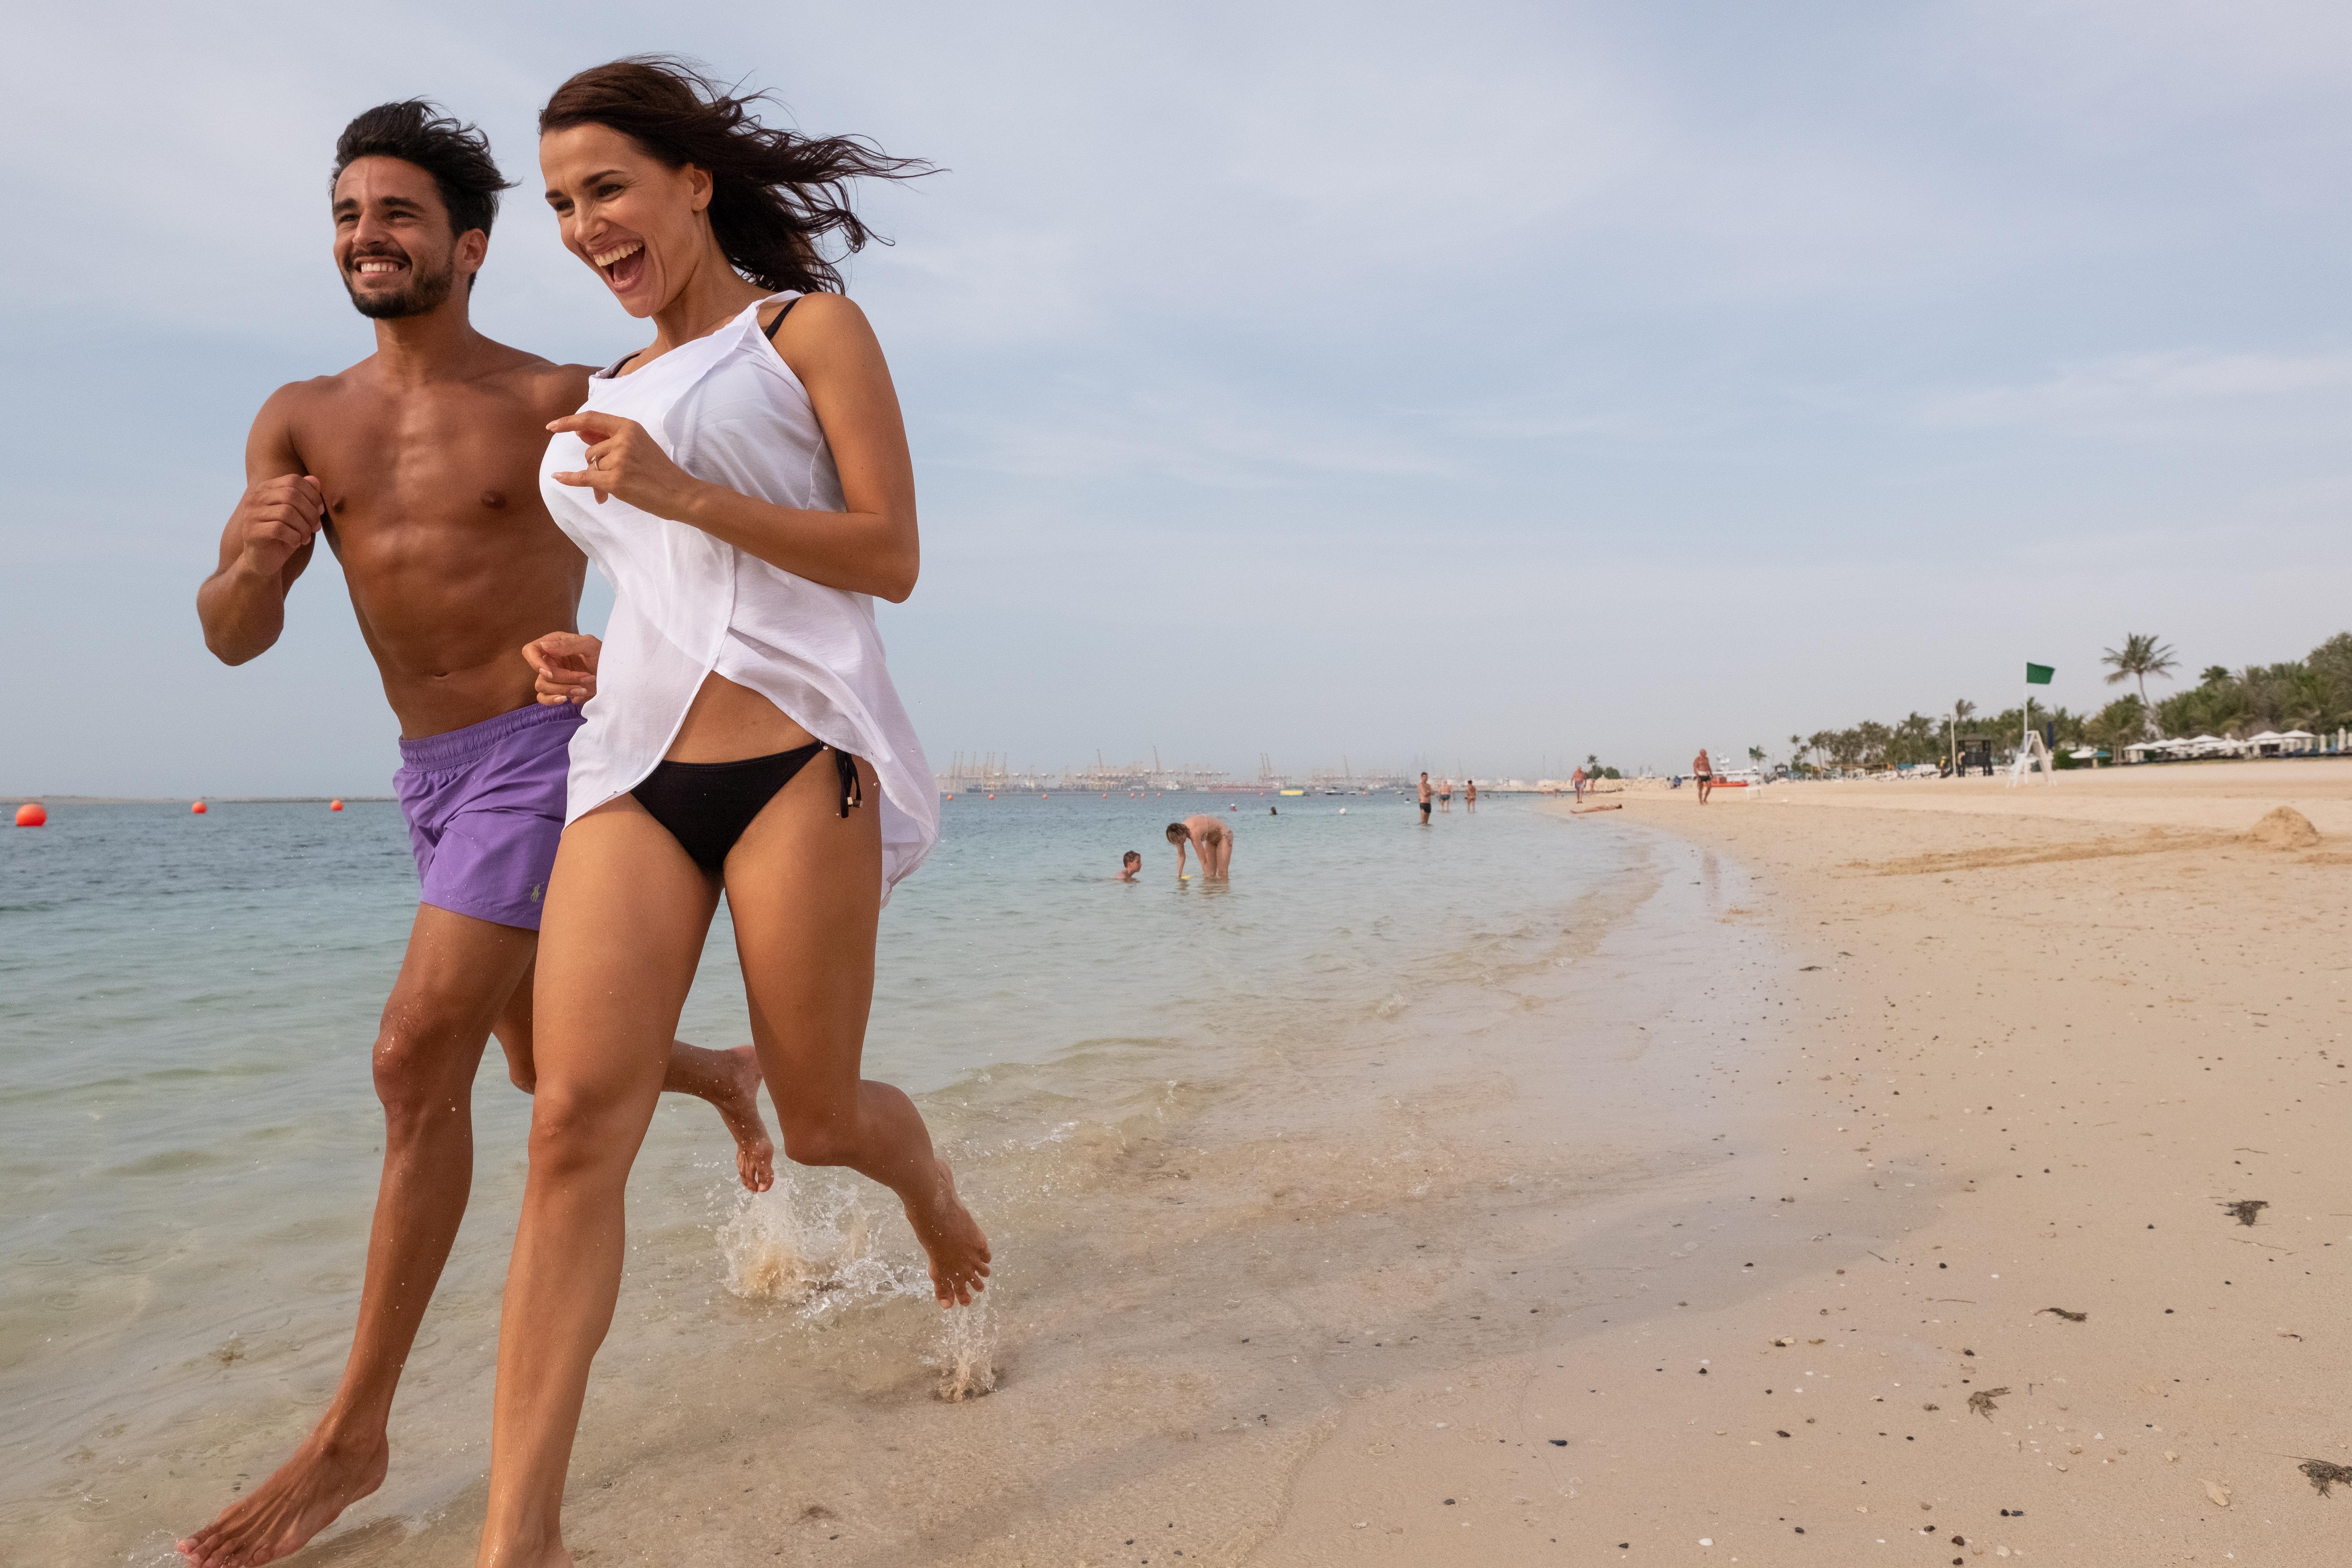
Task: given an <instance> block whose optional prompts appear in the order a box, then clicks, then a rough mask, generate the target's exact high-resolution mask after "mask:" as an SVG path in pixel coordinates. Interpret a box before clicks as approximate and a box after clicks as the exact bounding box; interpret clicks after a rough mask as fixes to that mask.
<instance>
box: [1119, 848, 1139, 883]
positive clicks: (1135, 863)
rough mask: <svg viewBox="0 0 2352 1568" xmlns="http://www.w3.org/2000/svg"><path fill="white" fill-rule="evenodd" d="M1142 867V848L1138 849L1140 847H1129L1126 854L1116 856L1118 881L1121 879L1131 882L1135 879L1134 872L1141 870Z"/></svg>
mask: <svg viewBox="0 0 2352 1568" xmlns="http://www.w3.org/2000/svg"><path fill="white" fill-rule="evenodd" d="M1142 869H1143V851H1142V850H1140V849H1130V850H1129V851H1128V852H1127V853H1126V854H1124V855H1122V856H1120V857H1119V858H1118V879H1119V880H1120V881H1122V882H1132V881H1134V880H1135V874H1136V873H1137V872H1139V871H1140V870H1142Z"/></svg>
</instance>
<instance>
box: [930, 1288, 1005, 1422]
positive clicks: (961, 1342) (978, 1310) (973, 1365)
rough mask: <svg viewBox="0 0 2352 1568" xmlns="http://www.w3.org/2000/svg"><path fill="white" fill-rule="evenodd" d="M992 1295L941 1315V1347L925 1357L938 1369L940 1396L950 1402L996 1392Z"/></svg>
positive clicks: (994, 1323)
mask: <svg viewBox="0 0 2352 1568" xmlns="http://www.w3.org/2000/svg"><path fill="white" fill-rule="evenodd" d="M995 1299H996V1298H995V1296H994V1294H993V1293H991V1294H988V1295H984V1296H980V1297H976V1298H975V1299H974V1300H973V1301H972V1303H971V1306H969V1307H955V1308H951V1309H950V1310H947V1311H944V1312H942V1313H940V1318H941V1319H942V1320H944V1321H942V1322H941V1324H940V1347H939V1349H938V1350H937V1351H936V1352H933V1353H932V1354H931V1355H929V1356H928V1357H926V1358H925V1362H926V1364H928V1365H930V1366H935V1367H937V1368H939V1369H940V1398H941V1399H944V1400H946V1401H947V1402H948V1403H949V1404H950V1405H961V1404H962V1403H963V1402H964V1401H965V1400H967V1399H978V1398H979V1397H981V1396H982V1394H993V1393H994V1392H996V1320H995V1317H994V1315H993V1314H992V1312H991V1311H990V1310H989V1307H990V1303H991V1302H992V1301H994V1300H995Z"/></svg>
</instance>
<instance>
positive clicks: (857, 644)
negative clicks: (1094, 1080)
mask: <svg viewBox="0 0 2352 1568" xmlns="http://www.w3.org/2000/svg"><path fill="white" fill-rule="evenodd" d="M793 297H794V296H793V295H791V294H781V295H776V296H773V297H772V300H787V299H792V298H793ZM772 300H761V301H758V302H757V303H754V304H752V305H750V306H747V307H746V308H745V309H744V310H743V313H742V314H741V315H740V316H737V317H736V318H734V319H733V320H732V321H729V322H728V323H727V324H726V325H725V326H722V327H720V328H719V330H718V331H715V332H712V333H710V334H709V335H708V336H706V337H701V338H698V339H696V340H695V341H693V342H688V343H681V344H679V345H678V346H677V348H674V349H672V350H671V351H670V352H669V353H666V354H664V355H662V356H661V357H660V358H659V359H657V360H655V361H654V362H653V363H650V364H648V365H646V367H645V368H644V369H642V370H639V371H637V372H635V374H630V375H622V376H615V375H612V374H604V375H599V376H597V377H595V378H594V379H593V380H592V381H590V382H589V384H588V401H587V402H586V403H585V404H583V405H582V412H583V413H584V412H588V411H591V410H593V411H594V412H597V413H600V414H611V415H614V416H618V417H621V418H625V419H634V420H635V421H636V422H637V423H638V424H639V425H642V426H645V429H646V433H647V434H648V435H650V436H651V437H653V438H654V440H655V441H656V443H658V444H659V445H660V447H661V448H662V450H663V451H664V452H666V453H667V454H668V455H669V457H670V459H671V461H673V462H675V463H677V466H678V467H679V468H683V469H685V470H686V471H687V472H688V473H689V474H692V475H693V476H694V477H695V478H697V479H707V480H709V482H711V483H713V484H719V485H725V486H726V487H727V488H728V489H731V490H735V491H738V492H740V493H741V494H743V495H747V496H754V497H757V498H758V499H760V500H766V501H772V502H774V503H775V504H777V505H778V506H786V507H793V508H797V509H800V510H808V511H841V510H845V507H844V504H843V501H842V495H841V477H840V475H839V474H838V473H837V472H836V471H835V468H834V463H833V452H832V449H831V448H830V447H828V446H826V444H825V439H824V427H823V426H820V425H819V424H818V423H817V417H816V412H815V410H814V408H813V407H811V406H810V404H809V397H808V392H807V389H806V388H804V387H803V386H802V385H801V383H800V378H799V377H798V376H796V375H794V374H793V372H792V367H791V366H789V365H787V364H785V363H784V362H783V359H782V356H781V355H779V354H778V353H776V351H775V349H774V347H773V346H772V344H771V343H770V342H768V341H767V339H766V338H765V337H763V336H762V335H761V331H760V323H759V312H760V308H761V305H764V304H768V303H771V302H772ZM587 464H588V459H587V443H586V442H584V441H583V440H582V439H581V438H580V437H579V436H578V435H576V434H574V433H572V432H569V431H567V432H564V433H562V434H561V435H558V436H556V437H554V438H553V439H552V440H551V441H550V442H549V443H548V446H547V456H546V458H544V460H543V461H542V462H541V465H540V478H539V488H540V492H541V495H543V496H544V497H545V498H546V500H547V509H548V510H549V512H550V513H551V514H552V515H553V516H554V519H555V521H556V525H557V526H558V527H560V528H561V529H562V530H563V531H564V532H565V533H566V534H568V535H570V536H571V538H572V542H574V543H576V544H578V545H579V546H580V548H581V549H582V550H583V551H585V552H587V554H588V558H589V559H590V560H591V561H593V562H594V563H596V567H597V570H598V571H600V572H602V573H603V574H604V578H605V580H606V581H607V582H609V583H611V584H612V585H613V593H614V604H613V616H612V619H611V622H610V623H609V624H608V625H607V626H606V627H605V631H604V652H603V654H602V656H601V657H600V658H599V660H598V664H597V671H596V695H595V696H593V697H592V698H590V699H589V700H588V701H587V703H586V704H585V705H584V706H583V709H582V710H581V712H582V717H583V720H584V721H585V722H583V724H582V725H581V727H580V730H579V731H578V732H577V733H576V734H574V735H573V737H572V771H571V777H570V783H569V788H568V797H569V798H568V800H567V803H566V808H565V813H564V820H565V821H566V822H567V823H569V822H572V821H575V820H577V819H578V818H579V817H580V816H582V815H583V814H584V813H587V812H590V811H593V810H594V809H596V807H598V806H600V805H604V803H605V802H606V801H609V800H613V799H615V798H617V797H619V796H620V795H625V794H627V793H628V792H629V791H630V790H632V789H634V788H635V787H636V786H637V784H640V783H642V782H643V781H644V779H645V777H646V774H647V773H652V772H653V771H654V768H655V766H656V764H657V763H660V761H661V759H662V753H663V752H667V751H668V750H669V748H670V744H671V742H673V741H675V740H676V739H677V731H678V726H679V725H680V724H681V723H683V722H684V721H685V720H686V710H687V709H688V706H690V705H691V704H692V702H693V701H694V698H695V694H696V693H697V692H698V691H700V690H701V689H702V683H703V679H704V678H705V677H707V676H709V675H710V674H711V673H712V672H713V671H716V672H717V673H718V674H719V675H722V676H724V677H726V678H727V679H730V680H732V681H736V682H738V683H739V684H740V685H744V686H748V687H750V688H751V689H752V690H754V691H757V692H759V693H760V694H761V695H762V696H764V697H766V698H767V699H768V700H770V701H771V702H773V703H774V704H775V705H776V706H777V707H778V708H780V709H782V710H783V711H784V712H785V713H786V714H787V715H789V716H790V717H791V718H792V719H793V721H796V722H797V723H799V724H800V725H801V726H802V727H803V729H805V730H807V731H808V732H809V733H810V734H812V735H814V736H815V737H816V738H817V739H818V740H820V741H823V742H824V743H825V744H826V745H828V746H832V747H834V748H835V749H836V750H839V751H844V752H849V753H851V754H852V755H854V756H858V757H863V758H864V759H865V760H866V762H868V763H872V764H873V766H874V772H875V773H876V775H877V777H878V779H879V780H880V783H881V786H882V788H881V799H880V801H879V802H878V803H877V809H878V810H879V812H880V814H881V829H882V896H883V898H884V899H885V900H887V899H888V898H889V896H890V889H892V888H893V887H894V886H896V885H897V884H898V879H900V878H902V877H904V876H906V875H907V874H908V872H910V871H912V870H913V869H914V868H916V867H917V866H919V865H920V864H921V863H922V860H923V857H924V856H926V855H928V854H929V853H930V849H931V846H932V845H933V844H934V843H936V842H937V841H938V839H939V836H940V805H939V792H938V787H937V786H936V785H935V784H933V783H932V780H931V770H930V764H929V763H928V762H927V761H925V760H924V757H923V748H922V745H921V743H920V742H918V741H917V740H916V738H915V729H914V725H913V724H912V723H911V722H910V721H908V717H907V710H906V709H905V707H904V705H902V704H901V703H900V702H899V700H898V689H897V688H896V687H895V686H893V685H892V684H891V681H890V669H889V665H888V663H887V660H886V659H885V658H884V656H883V651H882V637H881V634H880V633H879V632H878V631H877V629H876V626H875V624H874V601H873V599H872V598H871V597H870V596H869V595H865V594H852V593H847V592H845V591H844V590H842V589H839V588H828V587H825V586H824V585H823V584H817V583H812V582H810V581H809V580H808V579H806V578H805V577H796V576H794V575H793V574H791V573H789V572H786V571H783V570H782V569H781V568H779V567H776V566H772V565H770V564H769V563H767V562H764V561H761V560H760V559H759V558H758V557H756V556H753V555H750V554H747V553H745V552H742V551H740V550H738V549H737V548H736V547H735V546H733V545H731V544H730V543H728V542H725V541H724V540H721V539H718V538H715V537H713V536H712V535H710V534H708V533H705V532H703V531H701V530H700V529H698V528H694V527H691V526H689V525H688V524H686V523H682V522H672V521H669V520H668V519H667V518H659V517H655V516H653V515H651V514H650V513H647V512H644V511H640V510H637V509H636V508H635V507H633V506H631V505H630V504H629V503H628V502H626V501H625V500H621V499H619V498H618V497H616V496H608V497H606V498H605V500H604V502H603V503H602V504H601V505H600V504H598V502H597V500H596V499H595V495H594V492H593V491H591V490H588V489H575V488H574V487H572V486H570V485H560V484H557V483H556V482H555V481H554V479H552V478H551V477H550V476H551V475H553V474H555V473H557V472H559V471H566V470H572V469H577V468H586V467H587Z"/></svg>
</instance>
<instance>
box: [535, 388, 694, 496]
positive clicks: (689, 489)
mask: <svg viewBox="0 0 2352 1568" xmlns="http://www.w3.org/2000/svg"><path fill="white" fill-rule="evenodd" d="M548 429H549V430H550V431H551V432H554V431H561V430H577V431H578V432H580V438H581V439H582V440H583V441H585V442H587V443H588V466H587V467H586V468H575V469H573V470H572V471H571V472H570V473H562V474H557V475H555V476H553V478H554V479H555V482H556V483H557V484H560V485H576V486H581V487H584V488H586V489H592V490H593V491H595V492H596V503H597V504H598V505H599V506H602V505H603V504H604V498H605V497H606V496H619V497H620V498H621V499H622V500H625V501H627V502H628V503H629V504H630V505H631V506H633V507H635V508H636V509H637V510H639V511H642V512H647V513H650V514H651V515H653V516H655V517H665V518H668V519H670V520H671V521H678V520H679V517H680V514H681V513H683V512H684V511H685V510H686V507H687V503H688V501H689V500H691V499H692V498H693V496H694V494H695V492H696V491H698V490H700V489H707V488H709V487H707V486H706V485H705V484H704V483H703V481H702V480H700V479H696V478H695V477H694V476H693V475H692V474H689V473H688V472H687V471H686V470H685V469H684V468H679V467H678V466H677V464H676V463H673V462H671V461H670V460H669V454H668V453H667V452H665V451H663V450H662V449H661V447H660V445H659V443H657V442H656V441H655V440H654V438H653V437H651V436H648V435H646V427H645V426H642V425H640V424H638V423H637V422H636V421H635V420H634V419H621V418H617V417H615V416H613V415H610V414H594V413H588V412H584V411H583V412H582V413H579V414H567V415H565V416H563V417H562V418H561V419H558V420H556V421H554V422H553V423H551V425H549V426H548Z"/></svg>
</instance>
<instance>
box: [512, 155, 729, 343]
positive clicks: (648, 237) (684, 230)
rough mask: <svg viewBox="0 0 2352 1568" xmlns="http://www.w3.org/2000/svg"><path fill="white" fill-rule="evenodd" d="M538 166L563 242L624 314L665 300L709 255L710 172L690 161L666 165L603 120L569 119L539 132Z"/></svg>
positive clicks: (641, 313) (644, 312) (640, 312)
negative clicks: (569, 123)
mask: <svg viewBox="0 0 2352 1568" xmlns="http://www.w3.org/2000/svg"><path fill="white" fill-rule="evenodd" d="M539 168H540V173H541V174H542V175H543V176H544V177H545V179H546V181H547V205H549V206H551V207H552V208H553V209H554V210H555V220H556V222H557V224H558V225H559V226H561V227H562V231H563V246H564V248H565V249H567V250H569V251H571V252H572V255H574V256H576V257H578V258H580V259H581V260H583V261H584V262H586V263H587V264H588V265H589V266H590V267H592V268H595V271H596V275H597V276H598V277H600V278H602V279H604V283H605V286H606V287H607V288H609V289H612V290H613V297H614V299H616V300H619V301H620V302H621V309H623V310H626V311H628V313H629V314H630V315H632V316H636V317H639V318H643V317H646V316H650V315H652V314H653V313H654V312H655V311H656V310H660V309H661V308H662V307H663V306H664V305H667V303H669V301H670V300H673V299H675V298H676V297H677V292H678V290H679V289H683V288H685V287H686V284H687V280H688V279H690V278H692V277H693V276H694V273H695V270H696V268H698V267H699V266H701V264H702V263H703V261H704V260H705V259H706V258H707V257H708V256H709V249H710V237H709V236H710V225H709V222H708V220H706V219H705V217H704V216H703V214H704V212H705V211H706V210H707V209H708V208H709V205H710V176H709V174H705V173H704V172H703V171H702V170H700V169H698V168H696V167H695V166H694V165H693V164H691V163H688V164H687V165H685V166H684V167H682V168H677V169H673V168H671V167H669V166H668V165H667V164H666V163H662V162H661V160H659V159H658V158H656V157H654V156H652V155H651V154H649V153H646V150H645V149H644V148H643V147H640V146H639V145H637V143H636V142H635V139H634V138H632V137H629V136H625V135H624V134H622V133H621V132H618V131H615V130H614V129H612V127H610V126H607V125H573V126H568V127H566V128H565V129H563V130H562V131H551V132H548V133H547V134H546V135H545V136H542V137H541V138H540V140H539Z"/></svg>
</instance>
